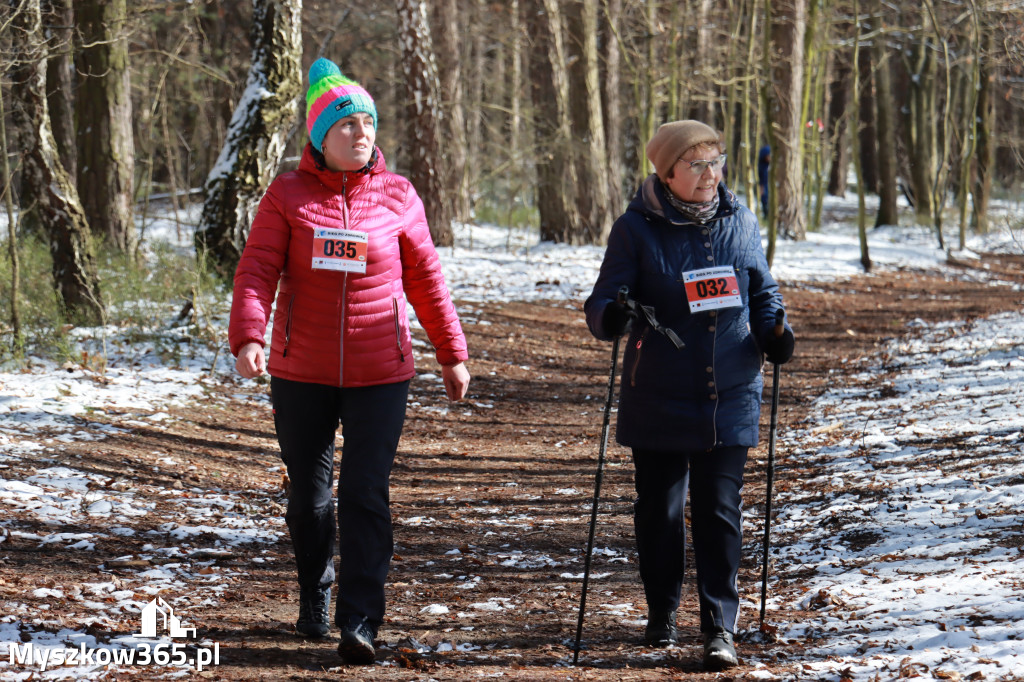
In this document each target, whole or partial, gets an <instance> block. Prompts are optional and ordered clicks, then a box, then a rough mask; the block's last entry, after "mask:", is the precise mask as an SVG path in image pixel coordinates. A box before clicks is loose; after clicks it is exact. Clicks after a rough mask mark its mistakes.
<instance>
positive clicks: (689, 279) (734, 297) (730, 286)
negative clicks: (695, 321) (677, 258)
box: [683, 265, 743, 313]
mask: <svg viewBox="0 0 1024 682" xmlns="http://www.w3.org/2000/svg"><path fill="white" fill-rule="evenodd" d="M683 285H684V286H685V287H686V301H687V302H688V303H689V304H690V312H691V313H698V312H704V311H706V310H718V309H720V308H740V307H742V306H743V298H742V297H741V296H740V287H739V283H738V282H737V281H736V271H735V270H734V269H733V267H732V266H731V265H720V266H717V267H713V268H704V269H703V270H690V271H689V272H684V273H683Z"/></svg>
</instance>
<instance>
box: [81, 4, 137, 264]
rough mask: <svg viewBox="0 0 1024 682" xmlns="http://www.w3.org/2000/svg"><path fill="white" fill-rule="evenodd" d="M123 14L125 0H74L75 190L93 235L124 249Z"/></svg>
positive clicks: (131, 238)
mask: <svg viewBox="0 0 1024 682" xmlns="http://www.w3.org/2000/svg"><path fill="white" fill-rule="evenodd" d="M127 18H128V5H127V2H126V0H82V1H81V2H78V3H76V7H75V19H76V22H77V24H76V27H77V29H78V30H79V32H80V35H81V41H82V43H81V45H82V47H81V49H80V51H79V54H78V58H77V60H76V64H75V66H76V71H77V73H78V79H79V80H78V93H77V94H78V96H77V97H76V98H75V114H76V117H77V120H78V122H79V124H78V191H79V194H80V196H81V197H82V201H83V207H84V209H85V215H86V216H87V217H88V219H89V225H90V227H91V228H92V232H93V234H95V235H97V236H99V237H102V238H103V239H105V240H106V241H107V243H109V244H111V245H112V246H114V247H115V248H117V249H119V250H121V251H124V252H130V251H131V250H132V249H133V248H134V246H135V225H134V222H133V203H132V181H133V176H134V173H135V149H134V144H133V141H132V100H131V83H130V82H129V70H128V39H127V28H126V26H125V24H126V21H127Z"/></svg>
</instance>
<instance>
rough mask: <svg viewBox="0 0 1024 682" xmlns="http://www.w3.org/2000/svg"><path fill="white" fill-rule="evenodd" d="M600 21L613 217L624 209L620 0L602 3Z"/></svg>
mask: <svg viewBox="0 0 1024 682" xmlns="http://www.w3.org/2000/svg"><path fill="white" fill-rule="evenodd" d="M603 9H604V11H603V12H602V14H601V16H602V20H601V22H600V27H601V28H600V30H601V43H602V45H603V47H604V49H603V52H604V78H602V79H601V82H602V83H603V84H604V129H605V133H606V134H605V145H606V149H607V155H608V178H609V181H608V206H609V207H610V208H611V211H612V213H613V214H614V215H613V216H612V218H613V219H614V218H615V217H616V216H618V214H620V213H622V211H623V210H625V208H626V207H625V206H624V198H623V195H624V191H623V184H624V180H625V177H626V164H625V156H624V153H623V152H624V149H623V144H622V138H623V135H622V129H623V126H624V125H625V122H624V120H623V116H622V92H621V88H622V72H621V68H622V66H621V64H622V52H621V48H620V46H619V40H618V38H617V37H616V35H615V28H614V27H616V26H618V25H619V22H620V21H621V20H622V0H608V2H606V3H603Z"/></svg>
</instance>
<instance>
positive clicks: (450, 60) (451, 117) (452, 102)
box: [435, 0, 482, 220]
mask: <svg viewBox="0 0 1024 682" xmlns="http://www.w3.org/2000/svg"><path fill="white" fill-rule="evenodd" d="M435 11H436V12H437V25H438V27H439V29H440V35H439V36H438V41H437V71H438V76H439V79H440V84H441V87H440V91H439V93H442V99H441V107H442V110H443V111H444V115H443V116H442V118H441V121H440V125H441V128H442V133H441V137H442V139H444V140H446V143H445V145H444V147H443V148H442V157H441V158H442V160H443V161H444V169H443V176H442V184H443V185H444V187H445V188H446V189H447V190H448V192H449V195H448V196H449V197H450V199H451V201H452V208H451V211H452V217H453V218H455V219H458V220H466V219H467V218H468V217H469V211H470V209H469V204H470V201H469V187H468V186H467V184H466V117H465V113H464V110H463V106H462V102H463V99H464V96H463V89H462V81H463V70H462V67H461V64H462V55H461V53H460V49H459V48H460V45H461V42H462V35H463V34H462V31H461V30H460V25H461V23H462V22H460V13H459V9H458V6H457V2H456V0H441V1H440V2H438V3H437V4H436V5H435ZM473 57H474V59H476V58H478V55H474V56H473ZM474 79H475V82H476V83H477V84H481V83H482V78H480V77H477V76H476V75H475V74H474ZM481 93H482V89H481V90H479V91H476V92H474V93H473V94H474V100H473V101H474V102H476V103H477V106H478V107H479V104H480V97H481ZM477 133H479V127H477Z"/></svg>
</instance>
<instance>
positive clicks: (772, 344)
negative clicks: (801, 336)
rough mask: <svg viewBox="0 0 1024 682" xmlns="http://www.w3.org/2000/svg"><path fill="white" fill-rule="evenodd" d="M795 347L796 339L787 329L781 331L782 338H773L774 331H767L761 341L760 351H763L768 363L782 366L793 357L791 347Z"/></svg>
mask: <svg viewBox="0 0 1024 682" xmlns="http://www.w3.org/2000/svg"><path fill="white" fill-rule="evenodd" d="M795 345H796V338H795V337H794V336H793V332H791V331H790V330H789V329H784V330H783V331H782V336H775V330H774V329H769V330H768V333H767V334H765V335H764V338H763V339H762V340H761V350H762V351H764V354H765V357H767V358H768V362H770V363H772V364H775V365H784V364H786V363H787V362H789V360H790V358H792V357H793V347H794V346H795Z"/></svg>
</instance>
